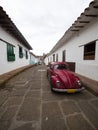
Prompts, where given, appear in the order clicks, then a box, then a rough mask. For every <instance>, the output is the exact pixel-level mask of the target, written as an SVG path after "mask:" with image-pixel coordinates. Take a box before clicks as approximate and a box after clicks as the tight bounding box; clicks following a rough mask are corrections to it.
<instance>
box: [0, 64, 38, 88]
mask: <svg viewBox="0 0 98 130" xmlns="http://www.w3.org/2000/svg"><path fill="white" fill-rule="evenodd" d="M35 65H36V64H34V65H27V66H24V67H21V68H18V69H15V70H12V71H10V72H8V73H5V74H2V75H1V76H0V88H3V86H4V85H5V83H6V82H7V81H8V80H10V79H11V78H13V77H14V76H16V75H18V74H19V73H21V72H23V71H25V70H26V69H29V68H31V67H33V66H35Z"/></svg>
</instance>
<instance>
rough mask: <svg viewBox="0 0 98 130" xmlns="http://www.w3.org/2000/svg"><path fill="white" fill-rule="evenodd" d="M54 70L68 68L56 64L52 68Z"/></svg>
mask: <svg viewBox="0 0 98 130" xmlns="http://www.w3.org/2000/svg"><path fill="white" fill-rule="evenodd" d="M54 69H55V70H56V69H68V66H67V65H65V64H58V65H55V66H54Z"/></svg>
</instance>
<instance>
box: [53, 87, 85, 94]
mask: <svg viewBox="0 0 98 130" xmlns="http://www.w3.org/2000/svg"><path fill="white" fill-rule="evenodd" d="M84 89H85V88H84V87H82V88H79V89H58V88H52V90H53V91H57V92H67V93H75V92H80V91H82V90H84Z"/></svg>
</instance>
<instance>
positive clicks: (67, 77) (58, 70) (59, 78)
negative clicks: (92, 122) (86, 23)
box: [47, 62, 84, 93]
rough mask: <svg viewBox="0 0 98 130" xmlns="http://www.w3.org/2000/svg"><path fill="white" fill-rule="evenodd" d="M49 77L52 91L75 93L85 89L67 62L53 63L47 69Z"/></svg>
mask: <svg viewBox="0 0 98 130" xmlns="http://www.w3.org/2000/svg"><path fill="white" fill-rule="evenodd" d="M47 77H48V79H49V81H50V83H51V90H53V91H58V92H67V93H74V92H79V91H81V90H83V89H84V87H83V86H82V83H81V81H80V79H79V77H77V76H76V75H74V73H73V72H71V71H70V70H69V67H68V64H66V63H65V62H53V63H51V64H50V65H49V67H48V69H47Z"/></svg>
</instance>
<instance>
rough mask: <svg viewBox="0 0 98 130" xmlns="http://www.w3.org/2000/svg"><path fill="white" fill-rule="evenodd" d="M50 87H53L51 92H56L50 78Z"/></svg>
mask: <svg viewBox="0 0 98 130" xmlns="http://www.w3.org/2000/svg"><path fill="white" fill-rule="evenodd" d="M50 86H51V91H52V92H54V90H53V84H52V80H51V78H50Z"/></svg>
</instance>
